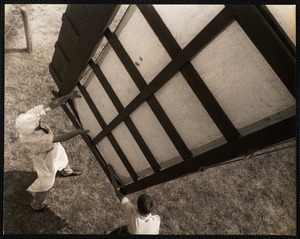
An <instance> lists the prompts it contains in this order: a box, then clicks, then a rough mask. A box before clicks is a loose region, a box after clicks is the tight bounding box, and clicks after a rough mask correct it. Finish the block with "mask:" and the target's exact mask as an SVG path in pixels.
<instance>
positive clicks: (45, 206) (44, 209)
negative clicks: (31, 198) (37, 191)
mask: <svg viewBox="0 0 300 239" xmlns="http://www.w3.org/2000/svg"><path fill="white" fill-rule="evenodd" d="M49 208H50V206H49V205H48V204H43V207H41V208H39V209H33V210H34V211H35V212H44V211H46V210H48V209H49Z"/></svg>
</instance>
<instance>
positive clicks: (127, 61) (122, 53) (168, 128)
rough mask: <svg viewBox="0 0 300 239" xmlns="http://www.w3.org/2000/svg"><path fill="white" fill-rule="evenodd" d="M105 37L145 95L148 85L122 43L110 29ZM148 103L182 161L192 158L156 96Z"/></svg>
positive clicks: (151, 97) (150, 98)
mask: <svg viewBox="0 0 300 239" xmlns="http://www.w3.org/2000/svg"><path fill="white" fill-rule="evenodd" d="M105 36H106V37H107V40H108V42H109V43H110V44H111V46H112V47H113V49H114V50H115V52H116V54H117V55H118V57H119V58H120V60H121V62H122V63H123V65H124V66H125V68H126V70H127V71H128V73H129V75H130V76H131V78H132V79H133V81H134V83H135V84H136V86H137V87H138V89H139V90H140V91H141V94H143V91H144V90H145V89H146V88H147V83H146V81H145V80H144V78H143V76H142V75H141V73H140V72H139V70H138V69H137V68H136V66H135V64H134V63H133V61H132V59H131V58H130V56H129V55H128V54H127V52H126V50H125V49H124V47H123V46H122V44H121V42H120V41H119V40H118V38H117V37H116V35H115V34H112V33H111V31H110V30H109V29H107V30H106V31H105ZM146 101H147V103H148V105H149V107H150V108H151V110H152V111H153V113H154V114H155V116H156V118H157V119H158V121H159V122H160V124H161V125H162V127H163V129H164V130H165V132H166V133H167V135H168V136H169V138H170V140H171V141H172V143H173V144H174V146H175V148H176V149H177V151H178V152H179V154H180V155H181V157H182V159H184V160H186V159H189V158H190V157H191V156H192V154H191V152H190V151H189V149H188V147H187V146H186V144H185V142H184V141H183V139H182V138H181V136H180V134H179V133H178V132H177V130H176V128H175V127H174V125H173V123H172V122H171V120H170V119H169V117H168V116H167V114H166V113H165V111H164V110H163V108H162V106H161V105H160V103H159V102H158V100H157V99H156V97H155V96H154V95H151V96H149V98H147V99H146Z"/></svg>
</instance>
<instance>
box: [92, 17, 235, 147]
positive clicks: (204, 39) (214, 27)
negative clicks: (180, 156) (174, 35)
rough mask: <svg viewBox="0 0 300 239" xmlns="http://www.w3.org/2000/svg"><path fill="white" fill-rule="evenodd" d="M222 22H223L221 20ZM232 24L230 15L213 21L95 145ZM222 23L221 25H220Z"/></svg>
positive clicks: (117, 118)
mask: <svg viewBox="0 0 300 239" xmlns="http://www.w3.org/2000/svg"><path fill="white" fill-rule="evenodd" d="M220 18H221V19H222V21H221V19H220ZM231 22H232V16H231V15H230V14H223V15H219V16H218V18H215V19H213V20H212V21H211V22H210V23H209V24H208V25H207V26H206V27H205V28H204V29H203V30H202V31H201V32H200V33H199V34H198V35H197V36H196V37H195V38H194V39H193V40H192V41H191V42H190V43H189V44H188V45H187V46H186V47H185V48H184V49H183V50H182V51H181V52H180V53H178V54H177V56H175V57H174V58H173V60H172V61H171V62H170V63H169V64H168V65H167V66H166V67H165V68H164V69H163V70H162V71H161V72H160V73H159V74H158V75H157V76H156V77H155V78H154V79H153V80H152V81H151V82H150V83H149V84H148V85H147V87H146V88H145V90H143V92H141V93H140V94H138V95H137V96H136V97H135V98H134V99H133V100H132V101H131V102H130V103H129V104H128V105H127V106H126V107H125V108H124V110H123V111H122V112H121V113H120V114H119V115H118V116H117V117H116V118H114V119H113V120H112V121H111V122H110V123H109V124H108V125H107V127H106V128H105V129H103V131H101V132H100V133H99V134H98V135H97V136H96V137H95V138H94V140H93V142H94V143H97V142H99V139H101V138H103V137H105V135H107V134H108V133H109V132H111V131H112V129H114V128H115V127H116V126H118V125H119V124H120V123H121V122H122V121H123V120H124V119H125V118H127V117H128V116H129V115H130V114H131V113H132V112H133V111H134V110H135V109H137V108H138V107H139V106H140V105H141V104H142V103H143V102H144V101H146V100H147V99H148V97H150V96H151V95H153V94H154V93H155V92H156V91H157V90H159V89H160V88H161V87H162V86H163V85H164V84H166V83H167V82H168V81H169V80H170V79H171V77H173V76H174V75H175V74H176V73H177V72H178V71H179V69H180V68H181V67H182V66H184V64H186V62H188V61H189V60H190V59H191V58H192V57H193V56H195V55H196V54H197V53H198V52H200V51H201V50H202V49H204V47H205V46H206V45H207V44H208V43H209V42H211V41H212V40H213V39H214V38H215V37H217V36H218V35H219V34H220V32H221V31H222V30H224V28H225V26H228V25H229V24H230V23H231ZM220 23H221V24H220Z"/></svg>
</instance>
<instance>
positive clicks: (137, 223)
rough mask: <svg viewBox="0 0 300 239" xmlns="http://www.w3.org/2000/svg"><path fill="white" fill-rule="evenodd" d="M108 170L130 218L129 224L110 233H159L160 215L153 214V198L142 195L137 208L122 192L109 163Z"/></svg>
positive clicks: (123, 207) (128, 218)
mask: <svg viewBox="0 0 300 239" xmlns="http://www.w3.org/2000/svg"><path fill="white" fill-rule="evenodd" d="M108 171H109V173H110V178H111V182H112V184H113V187H114V189H115V193H116V195H117V197H118V198H119V200H120V202H121V208H122V210H123V212H124V213H125V215H126V218H127V220H128V224H127V225H125V226H122V227H119V228H117V229H115V230H113V231H112V232H111V233H110V234H131V235H135V234H159V227H160V217H159V216H158V215H152V214H151V212H152V209H153V206H154V202H153V199H152V198H151V197H150V196H149V195H147V194H142V195H140V196H139V197H138V202H137V208H136V207H135V206H134V205H133V204H132V203H131V202H130V201H129V199H128V197H127V196H126V195H124V194H123V193H122V192H121V190H120V188H119V186H118V183H117V181H116V179H115V176H114V169H113V168H112V166H111V165H108Z"/></svg>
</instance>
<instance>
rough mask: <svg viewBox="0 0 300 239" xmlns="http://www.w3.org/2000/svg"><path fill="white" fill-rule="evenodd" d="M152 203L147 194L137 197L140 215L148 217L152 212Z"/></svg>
mask: <svg viewBox="0 0 300 239" xmlns="http://www.w3.org/2000/svg"><path fill="white" fill-rule="evenodd" d="M153 206H154V201H153V199H152V197H150V196H149V195H147V194H142V195H140V196H139V197H138V201H137V207H138V210H139V213H140V214H141V215H148V214H149V213H151V212H152V209H153Z"/></svg>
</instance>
